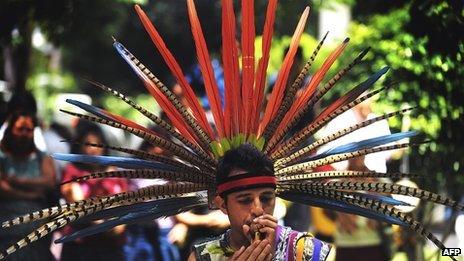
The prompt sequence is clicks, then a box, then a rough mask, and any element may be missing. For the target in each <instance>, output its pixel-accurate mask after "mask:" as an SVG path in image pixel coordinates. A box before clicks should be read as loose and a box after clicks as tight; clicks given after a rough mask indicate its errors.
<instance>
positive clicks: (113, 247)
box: [61, 121, 128, 261]
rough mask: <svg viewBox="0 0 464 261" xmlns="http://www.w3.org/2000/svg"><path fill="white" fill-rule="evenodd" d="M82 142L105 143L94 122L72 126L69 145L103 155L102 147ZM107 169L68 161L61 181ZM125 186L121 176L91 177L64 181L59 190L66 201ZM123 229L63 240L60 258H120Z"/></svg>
mask: <svg viewBox="0 0 464 261" xmlns="http://www.w3.org/2000/svg"><path fill="white" fill-rule="evenodd" d="M86 143H95V144H107V143H106V139H105V136H104V135H103V132H102V131H101V129H100V128H99V126H98V125H95V124H93V123H88V122H85V121H79V123H78V124H77V126H76V137H75V138H74V143H73V144H72V146H71V153H75V154H85V155H93V156H100V155H106V154H107V150H106V149H103V148H99V147H93V146H86V145H84V144H86ZM109 170H111V167H105V166H101V165H93V164H81V163H69V164H67V165H66V166H65V168H64V171H63V181H69V180H72V179H73V178H77V177H81V176H84V175H88V174H90V173H93V172H100V171H109ZM127 187H128V186H127V182H126V181H125V180H123V179H116V178H115V179H91V180H87V181H84V182H71V183H67V184H64V185H63V186H62V187H61V192H62V194H63V196H64V198H65V199H66V200H67V201H68V202H75V201H78V200H82V199H88V198H91V197H96V196H108V195H112V194H116V193H120V192H123V191H127ZM96 222H98V221H96ZM88 225H90V224H82V223H79V224H75V225H72V226H70V227H66V228H65V231H64V233H65V234H68V233H71V232H72V231H74V230H78V229H82V228H84V227H87V226H88ZM124 230H125V228H124V226H118V227H115V228H113V229H111V230H109V231H107V232H104V233H100V234H97V235H93V236H88V237H85V238H81V239H78V240H76V241H74V242H69V243H65V244H63V251H62V255H61V260H64V261H66V260H85V261H88V260H124V253H123V245H124V243H125V240H126V237H125V233H124V232H125V231H124Z"/></svg>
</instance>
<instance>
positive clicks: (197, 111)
mask: <svg viewBox="0 0 464 261" xmlns="http://www.w3.org/2000/svg"><path fill="white" fill-rule="evenodd" d="M135 11H136V12H137V14H138V16H139V18H140V21H141V22H142V24H143V26H144V27H145V30H146V31H147V33H148V35H149V36H150V38H151V40H152V41H153V43H154V44H155V46H156V48H157V49H158V51H159V52H160V54H161V56H162V57H163V59H164V61H165V62H166V64H167V65H168V67H169V69H170V70H171V72H172V73H173V75H174V77H175V78H176V80H177V82H178V83H179V85H180V86H181V87H182V90H183V91H184V92H185V94H186V100H187V102H188V105H189V107H190V109H191V110H192V113H193V116H194V117H195V118H196V119H197V121H198V123H199V124H200V126H201V127H202V128H203V129H204V130H205V131H206V133H207V134H208V135H209V137H210V138H211V139H214V132H213V130H212V128H211V126H210V125H209V123H208V120H207V119H206V114H205V112H204V110H203V108H202V107H201V105H200V103H199V102H198V99H197V97H196V95H195V93H194V92H193V89H192V87H191V86H190V84H189V83H188V82H187V80H186V79H185V76H184V73H183V72H182V69H181V68H180V66H179V64H178V63H177V61H176V59H175V58H174V56H173V55H172V53H171V52H170V51H169V49H168V48H167V47H166V44H165V43H164V41H163V39H162V38H161V36H160V34H159V33H158V31H157V30H156V28H155V26H154V25H153V24H152V23H151V21H150V19H149V18H148V16H147V15H146V14H145V12H144V11H143V10H142V8H140V6H139V5H135Z"/></svg>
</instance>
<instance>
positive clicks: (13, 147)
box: [1, 110, 38, 152]
mask: <svg viewBox="0 0 464 261" xmlns="http://www.w3.org/2000/svg"><path fill="white" fill-rule="evenodd" d="M20 117H29V118H31V119H32V124H34V128H35V127H37V124H38V120H37V117H36V116H35V114H33V113H32V112H30V111H22V110H19V111H14V112H12V114H11V115H9V117H8V124H7V127H6V129H5V133H4V134H3V138H2V140H1V144H2V146H3V147H4V148H5V149H7V150H9V151H21V152H23V151H34V150H37V148H36V146H35V143H34V140H32V141H31V143H30V144H23V145H24V146H22V148H19V147H18V145H17V144H15V141H14V139H13V126H14V124H15V123H16V121H18V119H19V118H20ZM26 147H27V148H26Z"/></svg>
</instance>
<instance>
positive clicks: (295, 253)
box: [189, 144, 330, 260]
mask: <svg viewBox="0 0 464 261" xmlns="http://www.w3.org/2000/svg"><path fill="white" fill-rule="evenodd" d="M216 183H217V196H216V197H215V204H216V206H217V207H218V208H219V209H220V210H221V211H222V212H224V213H225V214H226V215H227V216H228V217H229V220H230V224H231V227H230V229H229V230H228V231H226V233H224V234H223V235H221V236H219V237H218V238H214V239H211V240H209V241H206V242H204V243H201V244H197V245H195V246H194V247H193V252H192V253H191V255H190V257H189V260H325V259H326V258H327V256H328V255H329V252H330V245H328V244H327V243H324V242H322V241H319V240H317V239H315V238H313V237H312V236H311V235H309V234H308V233H304V232H298V231H293V230H291V228H289V227H282V226H279V225H277V220H276V218H274V217H273V216H272V213H273V212H274V206H275V199H276V193H275V188H276V178H275V175H274V168H273V164H272V162H271V161H270V160H269V159H268V158H267V157H266V156H265V155H264V154H263V153H261V152H260V151H259V150H257V149H256V148H255V147H254V146H253V145H250V144H243V145H241V146H240V147H238V148H236V149H233V150H230V151H228V152H227V153H226V154H225V155H224V157H223V158H222V159H221V160H220V162H219V165H218V171H217V176H216Z"/></svg>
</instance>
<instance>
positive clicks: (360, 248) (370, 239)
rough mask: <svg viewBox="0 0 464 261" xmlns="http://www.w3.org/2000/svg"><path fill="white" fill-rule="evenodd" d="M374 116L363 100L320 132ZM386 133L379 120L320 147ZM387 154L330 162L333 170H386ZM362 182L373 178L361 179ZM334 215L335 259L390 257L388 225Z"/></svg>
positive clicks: (383, 122) (327, 131) (356, 217)
mask: <svg viewBox="0 0 464 261" xmlns="http://www.w3.org/2000/svg"><path fill="white" fill-rule="evenodd" d="M374 117H376V115H375V114H374V113H373V112H372V101H370V100H366V101H364V102H363V103H360V104H358V105H357V106H356V107H354V108H353V109H351V110H348V111H346V112H345V113H343V114H341V115H340V116H338V117H337V118H335V119H334V120H332V121H331V122H330V123H329V124H328V125H327V127H326V128H325V130H324V134H325V135H328V134H331V133H334V132H336V131H338V130H341V129H343V128H346V127H349V126H352V125H355V124H357V123H360V122H363V121H365V120H367V119H372V118H374ZM390 133H391V132H390V128H389V126H388V122H387V121H386V120H383V121H379V122H376V123H374V124H371V125H369V126H366V127H364V128H362V129H360V130H357V131H354V132H352V133H350V134H348V135H346V136H344V137H342V138H340V139H338V141H337V142H332V143H329V145H327V146H326V147H324V148H321V150H325V149H326V148H327V147H336V146H339V145H342V144H347V143H350V142H355V141H359V140H363V139H369V138H373V137H377V136H381V135H388V134H390ZM325 135H324V136H325ZM390 156H391V152H389V151H385V152H380V153H374V154H369V155H367V156H366V157H364V156H362V157H357V158H353V159H351V160H348V161H344V162H339V163H336V164H332V166H333V167H334V168H335V169H337V170H358V171H377V172H387V160H388V159H389V158H390ZM363 181H366V182H368V181H375V180H369V179H363ZM386 182H388V180H386ZM334 216H335V225H336V230H335V233H334V243H335V245H336V260H337V261H343V260H390V258H391V256H392V251H391V250H392V249H391V246H392V242H391V241H392V240H391V234H390V232H391V226H385V225H383V224H381V223H380V222H377V221H374V220H371V219H368V218H365V217H361V216H356V215H350V214H345V213H339V212H335V215H334Z"/></svg>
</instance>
